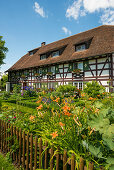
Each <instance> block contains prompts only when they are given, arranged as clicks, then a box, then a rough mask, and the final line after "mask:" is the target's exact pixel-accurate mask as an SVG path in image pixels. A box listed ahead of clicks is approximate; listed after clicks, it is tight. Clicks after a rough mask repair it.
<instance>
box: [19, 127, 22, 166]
mask: <svg viewBox="0 0 114 170" xmlns="http://www.w3.org/2000/svg"><path fill="white" fill-rule="evenodd" d="M21 154H22V131H21V128H20V130H19V165H21Z"/></svg>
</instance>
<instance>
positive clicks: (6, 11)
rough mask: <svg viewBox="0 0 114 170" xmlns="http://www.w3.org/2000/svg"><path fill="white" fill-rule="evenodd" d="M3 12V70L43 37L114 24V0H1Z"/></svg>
mask: <svg viewBox="0 0 114 170" xmlns="http://www.w3.org/2000/svg"><path fill="white" fill-rule="evenodd" d="M0 16H1V17H0V35H2V36H3V40H5V41H6V46H7V47H8V49H9V52H8V53H7V55H6V59H5V60H4V62H5V63H6V64H4V65H2V66H1V68H0V71H2V72H3V71H5V70H7V69H8V68H9V67H11V66H12V65H13V64H14V63H15V62H16V61H17V60H18V59H19V58H21V57H22V56H23V55H24V54H26V53H27V51H29V50H31V49H33V48H36V47H38V46H40V45H41V42H43V41H45V42H46V44H48V43H51V42H53V41H57V40H60V39H63V38H65V37H68V36H70V35H74V34H77V33H80V32H83V31H86V30H89V29H92V28H94V27H97V26H100V25H103V24H110V25H114V0H0Z"/></svg>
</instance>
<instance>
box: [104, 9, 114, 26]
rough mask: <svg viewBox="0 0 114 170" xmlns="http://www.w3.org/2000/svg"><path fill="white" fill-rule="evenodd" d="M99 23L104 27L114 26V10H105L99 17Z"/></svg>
mask: <svg viewBox="0 0 114 170" xmlns="http://www.w3.org/2000/svg"><path fill="white" fill-rule="evenodd" d="M101 22H102V23H103V24H106V25H114V10H110V9H108V10H105V11H104V13H103V15H102V16H101Z"/></svg>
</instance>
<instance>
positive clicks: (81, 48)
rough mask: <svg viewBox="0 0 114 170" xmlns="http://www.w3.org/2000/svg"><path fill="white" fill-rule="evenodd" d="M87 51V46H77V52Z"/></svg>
mask: <svg viewBox="0 0 114 170" xmlns="http://www.w3.org/2000/svg"><path fill="white" fill-rule="evenodd" d="M85 49H86V45H85V44H81V45H76V51H83V50H85Z"/></svg>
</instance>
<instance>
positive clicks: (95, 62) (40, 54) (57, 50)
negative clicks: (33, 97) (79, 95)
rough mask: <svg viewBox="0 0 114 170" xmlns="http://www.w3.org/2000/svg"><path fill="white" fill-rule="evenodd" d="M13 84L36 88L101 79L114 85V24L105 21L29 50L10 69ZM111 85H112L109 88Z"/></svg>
mask: <svg viewBox="0 0 114 170" xmlns="http://www.w3.org/2000/svg"><path fill="white" fill-rule="evenodd" d="M7 71H8V75H9V82H10V87H11V89H12V87H13V84H21V85H22V88H24V87H25V86H32V87H34V88H36V89H37V88H55V87H57V86H59V85H63V84H64V85H65V84H72V85H75V86H76V87H77V88H78V89H83V85H84V83H86V82H88V81H92V80H96V81H98V82H99V83H100V84H101V85H103V86H105V87H106V91H107V92H109V91H112V89H113V88H112V87H114V26H109V25H103V26H100V27H97V28H94V29H91V30H88V31H85V32H82V33H79V34H76V35H73V36H70V37H68V38H65V39H62V40H59V41H56V42H53V43H50V44H47V45H46V43H45V42H43V43H42V44H41V47H38V48H35V49H33V50H31V51H29V52H28V53H27V54H26V55H24V56H23V57H22V58H21V59H19V60H18V61H17V62H16V63H15V64H14V65H13V66H12V67H11V68H9V69H8V70H7ZM110 86H111V88H110Z"/></svg>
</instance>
